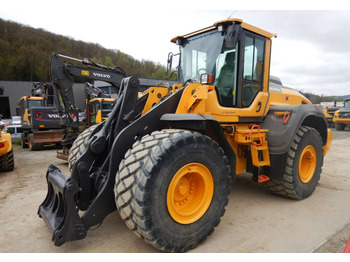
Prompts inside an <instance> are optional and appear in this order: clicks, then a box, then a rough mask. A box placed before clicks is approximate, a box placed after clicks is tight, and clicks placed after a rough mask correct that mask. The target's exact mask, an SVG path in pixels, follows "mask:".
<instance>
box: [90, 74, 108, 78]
mask: <svg viewBox="0 0 350 262" xmlns="http://www.w3.org/2000/svg"><path fill="white" fill-rule="evenodd" d="M93 75H94V76H97V77H103V78H111V76H110V75H107V74H100V73H93Z"/></svg>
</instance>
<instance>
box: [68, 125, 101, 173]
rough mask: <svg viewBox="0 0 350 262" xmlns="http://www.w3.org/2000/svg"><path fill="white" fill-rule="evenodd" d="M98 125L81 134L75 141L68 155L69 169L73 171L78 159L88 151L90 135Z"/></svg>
mask: <svg viewBox="0 0 350 262" xmlns="http://www.w3.org/2000/svg"><path fill="white" fill-rule="evenodd" d="M96 127H97V125H93V126H90V127H89V128H87V129H85V130H84V131H83V132H81V133H80V134H79V136H78V137H77V138H76V139H75V140H74V142H73V144H72V147H71V148H70V150H69V154H68V168H69V171H71V170H72V169H73V167H74V164H75V162H76V161H77V159H78V158H79V157H80V156H81V155H82V154H83V153H84V152H85V151H86V148H87V144H88V142H89V138H90V135H91V134H92V132H93V131H94V130H95V128H96Z"/></svg>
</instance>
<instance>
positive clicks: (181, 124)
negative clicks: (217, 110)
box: [160, 114, 236, 181]
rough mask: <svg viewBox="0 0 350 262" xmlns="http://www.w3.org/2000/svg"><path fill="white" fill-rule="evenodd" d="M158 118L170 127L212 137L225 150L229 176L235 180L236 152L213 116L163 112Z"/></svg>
mask: <svg viewBox="0 0 350 262" xmlns="http://www.w3.org/2000/svg"><path fill="white" fill-rule="evenodd" d="M160 120H161V121H163V122H165V123H166V126H169V127H171V128H179V129H181V128H183V129H187V130H195V131H198V132H201V133H205V134H206V135H208V136H209V137H211V138H212V139H214V140H215V141H216V142H217V143H218V144H219V145H220V146H221V147H222V149H223V150H224V151H225V154H226V156H227V158H228V161H229V164H230V168H231V177H232V179H233V181H234V180H235V175H236V154H235V152H234V151H233V149H232V147H231V146H230V144H229V143H228V141H227V139H226V137H225V135H224V132H223V130H222V127H221V126H220V123H219V122H218V121H217V120H216V119H215V118H214V117H212V116H208V115H199V114H164V115H163V116H162V117H161V119H160Z"/></svg>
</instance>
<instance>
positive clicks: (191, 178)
mask: <svg viewBox="0 0 350 262" xmlns="http://www.w3.org/2000/svg"><path fill="white" fill-rule="evenodd" d="M213 192H214V181H213V177H212V175H211V172H210V171H209V169H208V168H207V167H205V166H204V165H202V164H199V163H190V164H187V165H185V166H183V167H182V168H181V169H180V170H179V171H177V173H176V174H175V176H174V177H173V179H172V180H171V182H170V184H169V187H168V192H167V207H168V211H169V213H170V215H171V217H172V218H173V219H174V220H175V221H176V222H178V223H180V224H190V223H193V222H195V221H197V220H198V219H200V218H201V217H202V216H203V215H204V214H205V212H206V211H207V209H208V207H209V205H210V203H211V200H212V198H213Z"/></svg>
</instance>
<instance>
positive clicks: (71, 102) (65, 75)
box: [50, 53, 126, 130]
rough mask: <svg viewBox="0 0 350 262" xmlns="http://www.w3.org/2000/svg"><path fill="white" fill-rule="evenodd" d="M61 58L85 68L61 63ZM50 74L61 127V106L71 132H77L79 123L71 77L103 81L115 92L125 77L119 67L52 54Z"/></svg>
mask: <svg viewBox="0 0 350 262" xmlns="http://www.w3.org/2000/svg"><path fill="white" fill-rule="evenodd" d="M62 58H64V59H68V60H71V61H75V62H79V63H81V64H82V65H85V66H79V65H75V64H71V63H64V62H63V61H62ZM50 73H51V81H52V83H53V86H54V88H55V94H56V99H57V104H58V112H59V115H60V119H61V124H62V126H64V122H63V114H64V113H63V109H62V107H61V106H60V105H62V104H63V107H64V108H65V110H66V113H67V115H68V118H69V120H70V123H71V127H72V128H73V130H78V128H79V122H78V118H77V117H76V116H77V115H78V111H77V109H76V106H75V99H74V93H73V83H74V82H73V78H72V77H84V78H87V79H93V80H101V81H105V82H107V83H110V84H111V85H112V86H114V87H116V89H117V90H119V88H120V85H121V81H122V79H123V78H125V77H126V74H125V72H124V71H123V70H122V69H121V68H119V67H115V68H111V67H107V66H105V65H100V64H97V63H94V62H93V61H91V60H89V59H86V58H85V59H83V60H80V59H77V58H73V57H69V56H65V55H61V54H58V53H53V54H52V56H51V63H50ZM92 89H93V88H92V87H91V88H89V90H90V91H89V92H90V93H92V92H91V90H92ZM96 90H97V89H96V88H95V89H94V92H96Z"/></svg>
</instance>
